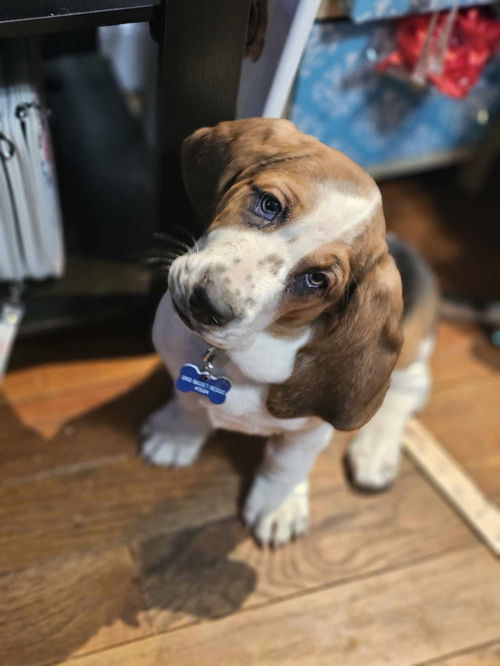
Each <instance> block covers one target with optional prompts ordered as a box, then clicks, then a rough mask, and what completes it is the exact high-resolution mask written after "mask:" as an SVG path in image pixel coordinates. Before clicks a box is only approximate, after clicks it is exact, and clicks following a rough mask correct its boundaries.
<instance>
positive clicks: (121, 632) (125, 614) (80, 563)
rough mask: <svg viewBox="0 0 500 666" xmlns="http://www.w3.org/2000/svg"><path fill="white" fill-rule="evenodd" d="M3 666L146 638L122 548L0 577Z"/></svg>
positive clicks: (29, 665) (32, 664)
mask: <svg viewBox="0 0 500 666" xmlns="http://www.w3.org/2000/svg"><path fill="white" fill-rule="evenodd" d="M0 599H1V600H2V613H1V621H0V663H1V664H2V666H38V665H41V664H47V663H53V662H54V661H56V660H60V659H65V658H66V657H68V656H73V655H75V654H80V653H83V652H88V651H97V650H100V649H101V648H103V647H109V646H110V645H116V644H118V643H121V642H124V641H130V640H133V639H137V638H141V637H144V636H147V635H149V634H150V633H151V629H150V627H149V624H148V621H147V617H146V614H145V611H144V606H143V601H142V597H141V593H140V590H139V587H138V582H137V577H136V570H135V565H134V562H133V560H132V559H131V557H130V553H129V551H128V550H127V549H126V548H119V549H115V550H108V551H106V552H101V553H99V555H95V554H91V553H89V554H86V555H82V556H79V557H74V558H68V559H64V560H62V561H61V560H52V561H51V562H48V563H47V564H44V565H38V566H34V567H32V568H30V569H27V570H23V571H20V572H16V573H12V574H7V575H5V576H2V577H1V578H0Z"/></svg>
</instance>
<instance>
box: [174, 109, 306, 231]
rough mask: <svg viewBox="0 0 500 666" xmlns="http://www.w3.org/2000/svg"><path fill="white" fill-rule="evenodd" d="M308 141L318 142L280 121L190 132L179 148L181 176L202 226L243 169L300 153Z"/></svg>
mask: <svg viewBox="0 0 500 666" xmlns="http://www.w3.org/2000/svg"><path fill="white" fill-rule="evenodd" d="M312 141H314V142H315V143H318V142H317V141H316V139H313V138H312V137H308V136H306V135H305V134H302V132H299V131H298V130H297V128H296V127H295V126H294V125H293V123H291V122H290V121H289V120H284V119H281V118H248V119H243V120H231V121H227V122H222V123H219V124H218V125H215V127H202V128H201V129H199V130H196V132H193V134H191V135H190V136H188V138H187V139H185V140H184V143H183V145H182V154H181V160H182V177H183V180H184V187H185V188H186V192H187V195H188V197H189V198H190V200H191V203H192V204H193V206H194V207H195V209H196V212H197V213H198V215H199V216H200V218H201V220H202V221H203V223H204V225H205V226H208V224H209V223H210V222H211V221H212V219H213V217H214V213H215V209H216V208H217V204H218V201H219V199H220V197H221V195H222V194H224V193H225V192H226V191H227V190H228V189H229V188H230V187H231V185H232V184H233V183H234V182H235V180H236V179H237V178H238V176H239V175H240V174H241V173H242V172H243V171H245V169H248V168H249V167H252V166H258V165H259V164H263V163H265V162H266V161H267V160H269V159H273V160H274V159H279V157H280V156H281V155H283V154H284V153H286V154H295V153H297V152H300V151H301V150H303V149H304V147H306V146H308V144H309V143H310V142H312Z"/></svg>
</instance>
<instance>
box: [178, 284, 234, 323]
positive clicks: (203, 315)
mask: <svg viewBox="0 0 500 666" xmlns="http://www.w3.org/2000/svg"><path fill="white" fill-rule="evenodd" d="M188 305H189V310H190V312H191V316H192V317H193V319H196V321H198V322H199V323H200V324H203V325H204V326H225V325H226V324H228V323H229V322H230V321H231V320H232V319H234V312H233V311H232V309H230V308H225V309H224V311H223V310H222V308H221V307H220V306H217V305H216V304H215V303H214V301H213V300H212V299H211V297H210V294H209V293H208V291H207V289H206V288H205V287H203V286H202V285H197V286H195V287H194V288H193V291H192V292H191V296H190V297H189V301H188Z"/></svg>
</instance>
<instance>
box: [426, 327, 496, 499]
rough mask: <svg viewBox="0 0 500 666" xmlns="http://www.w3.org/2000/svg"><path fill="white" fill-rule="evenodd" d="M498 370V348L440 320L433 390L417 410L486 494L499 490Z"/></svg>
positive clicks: (467, 329) (466, 329) (472, 332)
mask: <svg viewBox="0 0 500 666" xmlns="http://www.w3.org/2000/svg"><path fill="white" fill-rule="evenodd" d="M499 369H500V351H499V350H492V349H491V347H490V345H489V343H488V342H487V341H486V340H485V338H484V336H483V335H482V334H481V333H479V332H478V331H477V329H474V328H472V327H468V326H456V325H452V324H449V323H446V322H443V323H441V324H440V327H439V334H438V339H437V345H436V350H435V353H434V355H433V357H432V374H433V379H434V385H433V390H432V395H431V399H430V401H429V403H428V405H427V406H426V407H425V409H424V410H423V412H422V413H421V414H420V415H419V418H421V420H422V422H423V423H424V424H425V425H426V426H427V427H428V429H429V430H430V431H431V432H432V434H433V435H434V436H435V437H436V438H437V439H438V440H439V441H441V442H442V444H443V445H444V446H445V447H446V448H447V450H448V451H449V453H450V454H451V455H452V456H453V457H455V458H456V459H457V461H458V462H459V463H460V465H462V466H463V468H464V469H465V471H467V472H468V473H469V474H470V475H471V476H472V478H473V479H474V480H475V481H476V482H477V483H478V484H479V486H480V487H481V489H482V491H483V492H484V493H486V494H487V495H489V496H490V499H492V498H493V497H494V496H497V495H498V491H499V490H500V477H499V475H498V468H499V464H500V446H499V444H500V410H499V409H498V394H499V392H500V374H499V372H498V370H499ZM478 466H479V468H480V469H478Z"/></svg>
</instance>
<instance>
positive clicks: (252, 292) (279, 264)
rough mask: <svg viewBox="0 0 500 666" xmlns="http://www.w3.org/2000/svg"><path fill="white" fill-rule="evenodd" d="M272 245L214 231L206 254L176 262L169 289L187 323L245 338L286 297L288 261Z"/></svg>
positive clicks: (248, 234) (244, 235)
mask: <svg viewBox="0 0 500 666" xmlns="http://www.w3.org/2000/svg"><path fill="white" fill-rule="evenodd" d="M264 242H265V243H266V244H265V245H264ZM268 245H271V246H272V245H273V243H270V242H269V239H268V238H266V239H264V238H263V237H262V235H261V234H259V233H255V232H249V231H243V232H241V231H238V232H236V231H231V232H230V231H225V230H224V231H218V232H215V231H214V232H212V233H211V234H209V235H208V236H207V237H206V240H205V241H204V242H203V246H202V247H203V249H202V250H201V251H199V252H196V253H194V252H193V253H190V254H188V255H184V256H182V257H179V259H176V261H175V262H174V263H173V264H172V267H171V269H170V275H169V289H170V292H171V294H172V298H173V301H174V304H175V306H176V308H177V311H178V312H179V314H181V317H183V318H184V321H187V322H189V323H190V325H191V326H192V327H194V328H200V327H202V330H203V329H206V328H207V327H210V328H211V329H212V330H213V333H214V334H215V332H216V330H217V329H218V330H220V331H221V335H222V334H223V331H222V330H221V329H223V330H224V331H225V327H228V328H230V330H231V331H234V333H236V330H238V331H240V333H243V329H244V328H246V327H247V326H248V325H250V324H251V323H252V322H254V323H256V321H255V320H256V318H257V317H259V315H262V314H263V313H265V312H266V311H267V309H269V306H270V305H271V304H274V302H275V299H276V297H277V295H279V294H280V293H281V290H282V287H283V282H284V280H283V278H284V274H285V273H286V267H285V266H284V260H283V258H282V257H280V256H279V254H278V253H277V251H276V248H275V247H271V248H269V247H267V246H268ZM265 318H266V315H265V314H264V319H265ZM264 319H262V321H264ZM260 321H261V318H259V322H260ZM264 323H265V322H264ZM240 329H241V330H240ZM224 334H225V332H224ZM217 335H219V333H217Z"/></svg>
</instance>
